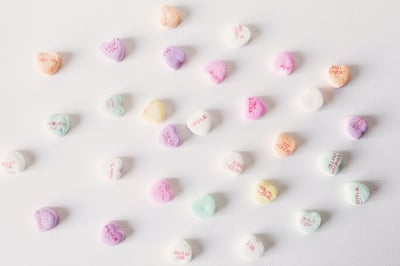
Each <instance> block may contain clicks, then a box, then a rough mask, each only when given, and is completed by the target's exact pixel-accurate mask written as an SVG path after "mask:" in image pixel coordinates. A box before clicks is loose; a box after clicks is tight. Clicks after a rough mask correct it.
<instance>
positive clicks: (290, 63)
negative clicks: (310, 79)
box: [272, 52, 295, 76]
mask: <svg viewBox="0 0 400 266" xmlns="http://www.w3.org/2000/svg"><path fill="white" fill-rule="evenodd" d="M294 65H295V60H294V57H293V55H292V54H291V53H289V52H282V53H280V54H278V55H277V56H276V57H275V59H274V60H273V61H272V69H273V70H274V71H275V72H276V73H278V74H281V75H283V76H288V75H290V74H291V73H292V72H293V71H294Z"/></svg>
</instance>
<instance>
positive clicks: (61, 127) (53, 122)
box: [47, 114, 71, 137]
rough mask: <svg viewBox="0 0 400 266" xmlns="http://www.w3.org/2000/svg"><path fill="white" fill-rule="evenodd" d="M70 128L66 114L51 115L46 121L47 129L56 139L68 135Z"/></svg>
mask: <svg viewBox="0 0 400 266" xmlns="http://www.w3.org/2000/svg"><path fill="white" fill-rule="evenodd" d="M70 126H71V123H70V121H69V117H68V115H66V114H56V115H51V116H49V118H48V119H47V128H48V129H49V131H50V133H52V134H53V135H55V136H58V137H62V136H65V135H66V134H67V133H68V131H69V128H70Z"/></svg>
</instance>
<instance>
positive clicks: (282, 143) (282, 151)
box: [273, 133, 296, 157]
mask: <svg viewBox="0 0 400 266" xmlns="http://www.w3.org/2000/svg"><path fill="white" fill-rule="evenodd" d="M273 148H274V149H273V150H274V152H275V155H276V156H278V157H285V156H289V155H291V154H292V153H293V152H294V151H295V150H296V141H295V140H294V138H292V137H290V136H288V135H286V134H284V133H281V134H279V135H278V136H277V137H276V139H275V142H274V144H273Z"/></svg>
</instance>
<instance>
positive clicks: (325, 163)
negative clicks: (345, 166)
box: [321, 152, 343, 175]
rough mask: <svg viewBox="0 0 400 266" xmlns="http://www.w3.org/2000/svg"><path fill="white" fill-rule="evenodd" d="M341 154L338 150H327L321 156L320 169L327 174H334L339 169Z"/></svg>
mask: <svg viewBox="0 0 400 266" xmlns="http://www.w3.org/2000/svg"><path fill="white" fill-rule="evenodd" d="M342 160H343V155H342V154H340V153H339V152H328V153H326V154H324V155H323V156H322V157H321V168H322V171H323V172H324V173H325V174H327V175H336V174H337V173H338V172H339V171H340V164H341V163H342Z"/></svg>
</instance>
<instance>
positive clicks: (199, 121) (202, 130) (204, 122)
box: [186, 111, 212, 135]
mask: <svg viewBox="0 0 400 266" xmlns="http://www.w3.org/2000/svg"><path fill="white" fill-rule="evenodd" d="M186 125H187V127H188V128H189V130H190V131H191V132H192V133H194V134H196V135H205V134H207V133H208V132H209V131H210V130H211V125H212V120H211V116H210V114H209V113H207V112H206V111H197V112H196V113H194V115H192V116H191V117H189V119H188V120H187V121H186Z"/></svg>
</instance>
